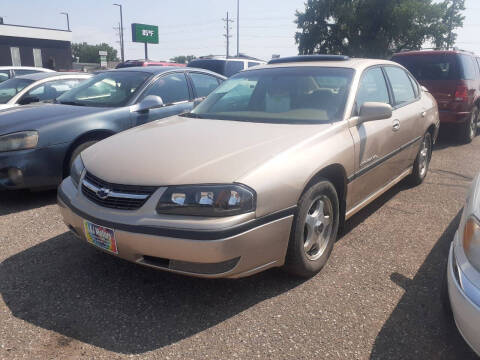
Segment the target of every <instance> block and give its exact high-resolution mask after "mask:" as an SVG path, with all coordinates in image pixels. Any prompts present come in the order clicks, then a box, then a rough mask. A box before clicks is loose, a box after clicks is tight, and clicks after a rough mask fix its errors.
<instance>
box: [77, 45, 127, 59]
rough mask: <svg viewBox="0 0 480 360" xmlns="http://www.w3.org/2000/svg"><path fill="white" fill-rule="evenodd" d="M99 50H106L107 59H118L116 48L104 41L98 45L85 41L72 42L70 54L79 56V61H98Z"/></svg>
mask: <svg viewBox="0 0 480 360" xmlns="http://www.w3.org/2000/svg"><path fill="white" fill-rule="evenodd" d="M99 51H106V52H107V54H108V55H107V61H118V60H119V59H118V57H117V50H115V49H114V48H113V47H111V46H110V45H108V44H106V43H101V44H98V45H90V44H87V43H86V42H83V43H76V44H75V43H74V44H72V55H73V57H74V58H77V57H78V58H79V62H85V63H99V62H100V55H99V54H98V52H99Z"/></svg>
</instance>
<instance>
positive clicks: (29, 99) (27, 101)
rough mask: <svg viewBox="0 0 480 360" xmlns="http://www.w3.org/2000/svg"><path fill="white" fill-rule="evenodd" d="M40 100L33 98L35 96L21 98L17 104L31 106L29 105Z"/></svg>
mask: <svg viewBox="0 0 480 360" xmlns="http://www.w3.org/2000/svg"><path fill="white" fill-rule="evenodd" d="M39 101H40V99H39V98H38V97H35V96H24V97H23V98H21V99H20V100H19V101H18V103H19V104H20V105H27V104H31V103H35V102H39Z"/></svg>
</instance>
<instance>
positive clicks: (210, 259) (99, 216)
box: [58, 178, 294, 278]
mask: <svg viewBox="0 0 480 360" xmlns="http://www.w3.org/2000/svg"><path fill="white" fill-rule="evenodd" d="M160 195H161V193H160V194H157V197H159V196H160ZM152 198H153V199H152ZM152 198H151V199H149V200H148V201H147V203H146V204H145V205H144V206H143V207H142V209H140V210H138V211H136V212H135V216H133V215H132V214H133V213H132V212H130V211H125V210H113V209H107V208H102V207H101V206H99V205H96V204H94V203H92V202H90V201H89V200H88V199H86V198H85V197H84V196H83V195H82V194H81V191H79V189H78V188H77V187H76V186H75V185H74V184H73V182H72V181H71V179H70V178H67V179H65V180H64V182H63V183H62V185H61V186H60V187H59V189H58V204H59V206H60V211H61V213H62V216H63V219H64V221H65V223H66V224H67V226H68V227H69V228H70V230H72V232H73V233H75V234H76V235H77V236H78V237H80V238H81V239H83V240H84V241H87V239H86V236H85V232H84V220H88V221H90V222H92V223H94V224H97V225H100V226H105V227H109V228H113V229H114V230H115V239H116V244H117V250H118V253H117V254H115V255H116V256H118V257H121V258H123V259H125V260H128V261H131V262H135V263H138V264H141V265H145V266H149V267H153V268H156V269H160V270H166V271H171V272H176V273H181V274H185V275H192V276H199V277H207V278H220V277H222V278H223V277H225V278H239V277H244V276H249V275H252V274H254V273H257V272H260V271H263V270H265V269H268V268H271V267H276V266H282V265H283V264H284V261H285V254H286V251H287V246H288V241H289V238H290V228H291V225H292V220H293V216H294V209H289V211H284V212H280V213H278V214H274V216H270V217H266V218H263V219H250V220H246V221H245V222H243V223H240V224H233V225H232V224H231V225H230V226H229V227H228V228H225V227H220V226H219V227H217V228H216V227H215V226H212V224H211V223H208V221H205V223H207V224H206V228H205V229H201V228H198V225H200V226H201V225H202V224H201V221H200V222H199V221H198V220H197V222H196V224H195V227H197V228H192V226H191V225H192V224H188V223H185V222H183V228H178V227H177V228H174V227H165V223H167V222H168V221H163V223H164V225H162V220H161V219H160V221H158V219H155V218H153V219H152V216H151V213H152V212H150V211H148V209H150V208H149V207H150V206H152V207H153V208H154V203H155V201H157V200H156V199H155V194H154V195H152ZM149 203H150V204H149ZM142 214H144V216H142ZM158 217H159V216H157V218H158ZM177 218H178V217H177ZM119 219H122V220H121V222H120V221H119ZM226 221H228V220H226ZM189 226H190V227H189Z"/></svg>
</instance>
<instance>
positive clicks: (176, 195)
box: [157, 184, 256, 217]
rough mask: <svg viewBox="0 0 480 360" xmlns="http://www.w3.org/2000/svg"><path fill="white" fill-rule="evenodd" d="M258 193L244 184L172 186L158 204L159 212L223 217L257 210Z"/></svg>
mask: <svg viewBox="0 0 480 360" xmlns="http://www.w3.org/2000/svg"><path fill="white" fill-rule="evenodd" d="M255 206H256V194H255V191H253V190H252V189H250V188H249V187H247V186H245V185H241V184H226V185H188V186H170V187H168V188H167V190H165V192H164V193H163V194H162V196H161V198H160V201H159V202H158V205H157V212H158V213H159V214H175V215H191V216H206V217H220V216H233V215H239V214H243V213H247V212H251V211H254V210H255Z"/></svg>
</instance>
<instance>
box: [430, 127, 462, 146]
mask: <svg viewBox="0 0 480 360" xmlns="http://www.w3.org/2000/svg"><path fill="white" fill-rule="evenodd" d="M462 145H465V143H464V142H463V141H462V140H461V139H460V137H459V135H458V129H456V128H455V127H446V126H445V125H443V126H440V132H439V133H438V138H437V141H436V143H435V145H434V146H433V151H435V150H442V149H446V148H449V147H456V146H462Z"/></svg>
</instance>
